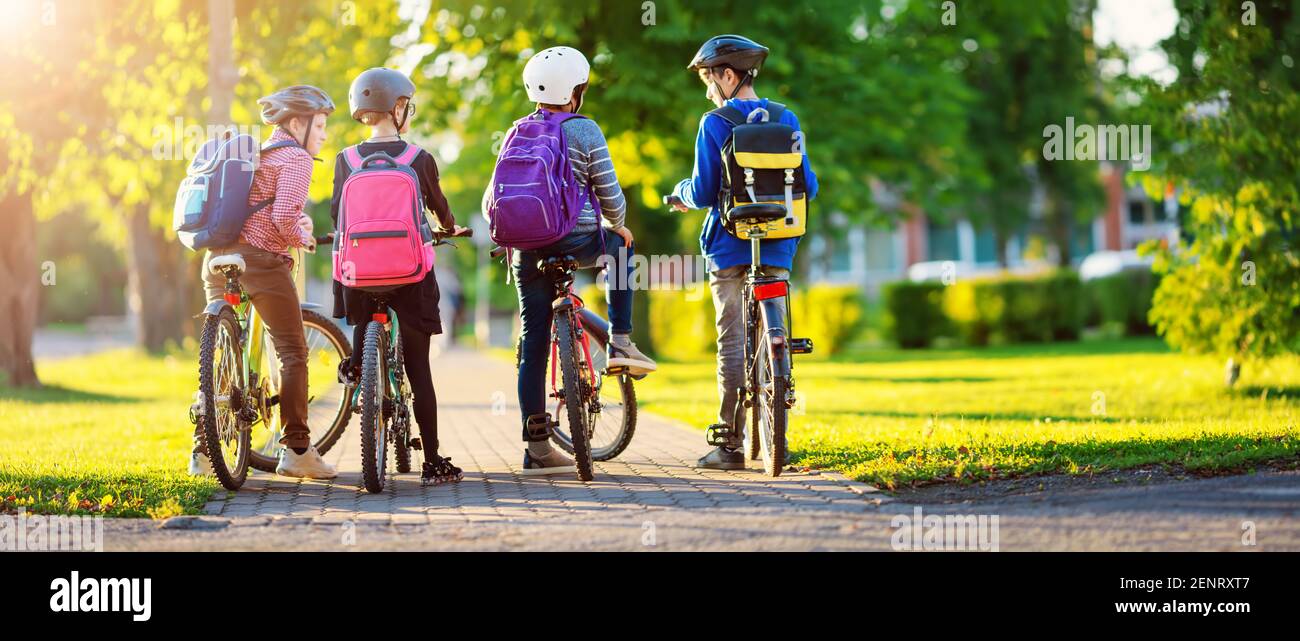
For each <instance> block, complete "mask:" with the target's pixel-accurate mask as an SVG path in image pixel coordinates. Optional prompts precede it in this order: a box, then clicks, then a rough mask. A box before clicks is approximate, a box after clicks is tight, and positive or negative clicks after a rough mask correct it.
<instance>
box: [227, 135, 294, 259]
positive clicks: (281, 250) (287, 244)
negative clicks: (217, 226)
mask: <svg viewBox="0 0 1300 641" xmlns="http://www.w3.org/2000/svg"><path fill="white" fill-rule="evenodd" d="M285 140H293V136H290V135H289V134H288V133H285V131H284V130H283V129H279V128H277V129H276V130H275V133H273V134H271V137H270V138H269V139H267V141H266V143H265V144H264V145H263V146H265V145H270V144H274V143H277V142H281V141H285ZM311 172H312V158H311V155H310V154H308V153H307V150H305V149H303V148H302V147H281V148H280V149H272V150H271V151H268V152H266V153H264V154H262V160H261V163H260V164H259V165H258V167H257V171H256V172H255V173H254V174H253V188H252V190H251V191H249V193H248V204H249V205H256V204H257V203H260V202H262V201H265V200H267V199H270V198H274V199H275V200H274V202H272V203H271V204H270V205H267V206H266V207H263V208H262V210H261V211H259V212H257V213H255V214H253V215H252V216H249V217H248V220H247V221H245V222H244V230H243V232H242V233H241V234H240V235H239V240H240V242H243V243H247V244H249V245H252V246H254V247H257V248H258V249H265V250H266V251H269V252H272V253H276V254H280V255H282V256H289V249H290V248H291V247H305V246H307V245H310V244H311V242H312V238H311V236H310V235H308V234H307V233H306V232H304V231H303V230H302V228H301V227H299V226H298V219H299V218H301V217H302V216H303V209H302V208H303V205H304V204H306V202H307V191H308V188H310V187H311Z"/></svg>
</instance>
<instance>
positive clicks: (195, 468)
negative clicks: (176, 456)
mask: <svg viewBox="0 0 1300 641" xmlns="http://www.w3.org/2000/svg"><path fill="white" fill-rule="evenodd" d="M190 476H212V461H211V460H209V459H208V455H207V454H204V453H202V452H191V453H190Z"/></svg>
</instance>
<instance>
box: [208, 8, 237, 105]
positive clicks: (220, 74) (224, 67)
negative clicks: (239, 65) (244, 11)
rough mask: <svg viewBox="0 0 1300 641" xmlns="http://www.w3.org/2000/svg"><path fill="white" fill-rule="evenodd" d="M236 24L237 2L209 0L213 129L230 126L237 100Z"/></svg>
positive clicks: (209, 71)
mask: <svg viewBox="0 0 1300 641" xmlns="http://www.w3.org/2000/svg"><path fill="white" fill-rule="evenodd" d="M234 20H235V3H234V0H208V97H209V98H210V99H211V102H210V104H209V107H208V120H209V122H210V123H211V124H214V125H226V124H230V105H231V103H233V102H234V100H235V82H236V81H237V80H238V79H239V71H238V70H237V69H236V68H235V54H234V46H235V36H234V25H233V23H234Z"/></svg>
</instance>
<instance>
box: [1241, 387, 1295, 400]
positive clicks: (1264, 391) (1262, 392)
mask: <svg viewBox="0 0 1300 641" xmlns="http://www.w3.org/2000/svg"><path fill="white" fill-rule="evenodd" d="M1232 395H1233V396H1237V397H1241V398H1260V397H1261V396H1262V397H1265V398H1284V399H1287V400H1290V401H1294V400H1300V385H1287V386H1275V385H1248V386H1245V387H1240V388H1236V389H1234V390H1232Z"/></svg>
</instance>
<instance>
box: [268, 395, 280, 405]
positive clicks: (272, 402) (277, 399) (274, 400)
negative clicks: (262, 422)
mask: <svg viewBox="0 0 1300 641" xmlns="http://www.w3.org/2000/svg"><path fill="white" fill-rule="evenodd" d="M266 404H267V406H275V405H279V404H280V395H279V394H276V395H275V396H272V397H271V398H269V399H267V400H266Z"/></svg>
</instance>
